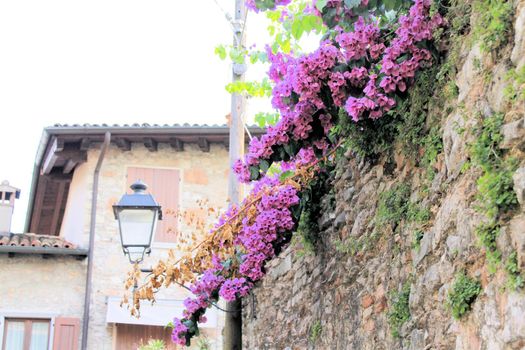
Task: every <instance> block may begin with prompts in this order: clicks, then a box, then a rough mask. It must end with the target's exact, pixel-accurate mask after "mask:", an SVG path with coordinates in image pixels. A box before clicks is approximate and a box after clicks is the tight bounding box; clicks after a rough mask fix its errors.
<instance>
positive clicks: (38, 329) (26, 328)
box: [2, 318, 51, 350]
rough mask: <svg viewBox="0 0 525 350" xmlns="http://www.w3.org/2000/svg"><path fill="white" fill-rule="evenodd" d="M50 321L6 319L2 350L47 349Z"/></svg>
mask: <svg viewBox="0 0 525 350" xmlns="http://www.w3.org/2000/svg"><path fill="white" fill-rule="evenodd" d="M50 325H51V320H50V319H23V318H6V319H5V322H4V335H3V344H2V350H47V349H49V333H50Z"/></svg>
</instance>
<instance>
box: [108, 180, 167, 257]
mask: <svg viewBox="0 0 525 350" xmlns="http://www.w3.org/2000/svg"><path fill="white" fill-rule="evenodd" d="M130 187H131V189H132V190H133V193H132V194H124V195H123V196H122V198H121V199H120V201H119V202H118V203H117V204H115V205H113V212H114V213H115V219H116V220H118V226H119V231H120V242H121V244H122V250H123V251H124V254H127V255H128V257H129V261H130V262H131V263H132V264H136V263H140V262H141V261H142V260H144V254H149V253H150V252H151V248H150V247H151V241H152V239H153V235H154V234H155V228H156V227H157V219H158V220H162V210H161V207H160V205H159V204H158V203H157V201H156V200H155V198H153V196H152V195H151V194H149V193H146V189H147V188H148V186H146V184H145V183H143V182H142V181H140V180H138V181H136V182H135V183H134V184H133V185H131V186H130Z"/></svg>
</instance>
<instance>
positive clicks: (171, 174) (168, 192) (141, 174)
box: [127, 167, 180, 242]
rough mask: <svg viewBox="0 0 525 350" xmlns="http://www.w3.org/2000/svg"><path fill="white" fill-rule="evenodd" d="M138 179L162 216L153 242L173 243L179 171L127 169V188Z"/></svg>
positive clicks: (176, 224) (175, 226)
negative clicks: (146, 189)
mask: <svg viewBox="0 0 525 350" xmlns="http://www.w3.org/2000/svg"><path fill="white" fill-rule="evenodd" d="M138 179H140V180H142V181H144V182H145V183H146V185H148V192H149V193H151V194H152V195H153V196H154V197H155V199H156V200H157V202H158V203H159V204H160V206H161V207H162V212H163V214H164V215H163V217H162V220H161V221H159V222H158V224H157V232H156V233H155V237H154V241H155V242H175V241H176V239H177V229H178V223H177V216H176V215H174V214H173V213H174V212H176V211H177V210H178V209H179V186H180V174H179V171H178V170H175V169H155V168H136V167H130V168H128V178H127V188H129V186H130V185H131V184H132V183H133V182H135V181H137V180H138ZM130 191H131V190H130ZM169 212H171V213H169Z"/></svg>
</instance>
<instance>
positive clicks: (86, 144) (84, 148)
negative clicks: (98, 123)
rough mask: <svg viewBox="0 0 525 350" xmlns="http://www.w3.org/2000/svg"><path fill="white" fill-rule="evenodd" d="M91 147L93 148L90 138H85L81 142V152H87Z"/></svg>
mask: <svg viewBox="0 0 525 350" xmlns="http://www.w3.org/2000/svg"><path fill="white" fill-rule="evenodd" d="M89 146H91V140H90V139H89V137H84V138H82V140H81V141H80V150H81V151H87V150H88V149H89Z"/></svg>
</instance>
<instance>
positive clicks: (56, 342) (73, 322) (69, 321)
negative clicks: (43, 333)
mask: <svg viewBox="0 0 525 350" xmlns="http://www.w3.org/2000/svg"><path fill="white" fill-rule="evenodd" d="M79 334H80V320H79V319H78V318H74V317H57V318H55V335H54V338H53V350H77V349H78V341H79Z"/></svg>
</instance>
